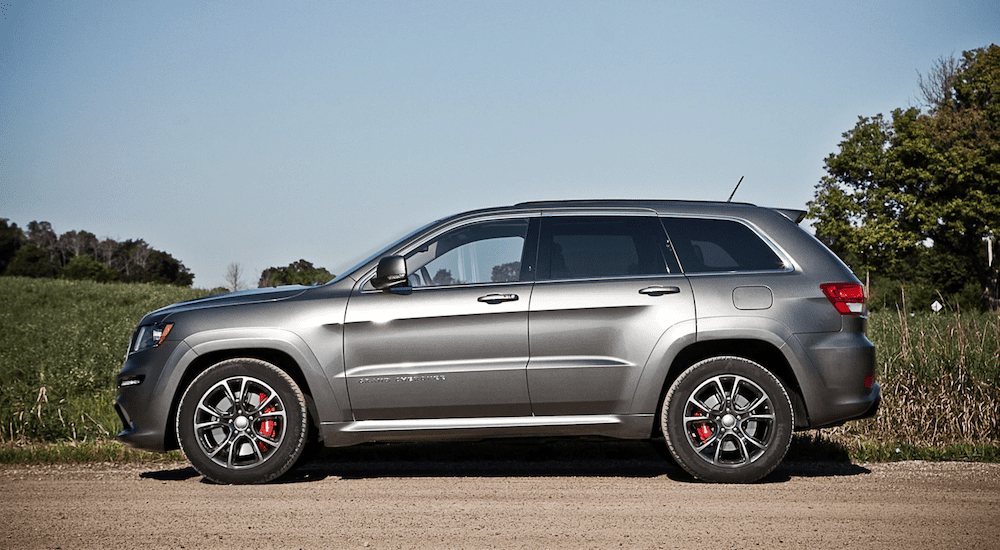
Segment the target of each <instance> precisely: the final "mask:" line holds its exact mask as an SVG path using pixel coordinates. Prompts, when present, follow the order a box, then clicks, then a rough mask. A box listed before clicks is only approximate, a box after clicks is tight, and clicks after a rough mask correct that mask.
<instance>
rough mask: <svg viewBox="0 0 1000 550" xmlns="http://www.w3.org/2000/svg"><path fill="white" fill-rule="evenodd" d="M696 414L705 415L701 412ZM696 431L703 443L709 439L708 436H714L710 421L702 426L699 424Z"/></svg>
mask: <svg viewBox="0 0 1000 550" xmlns="http://www.w3.org/2000/svg"><path fill="white" fill-rule="evenodd" d="M694 415H695V416H704V415H702V414H701V413H697V412H696V413H694ZM695 432H696V433H697V434H698V439H700V440H701V441H702V443H704V442H705V441H708V438H710V437H712V428H709V427H708V423H705V424H702V425H701V426H698V429H697V430H695Z"/></svg>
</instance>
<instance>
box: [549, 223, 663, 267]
mask: <svg viewBox="0 0 1000 550" xmlns="http://www.w3.org/2000/svg"><path fill="white" fill-rule="evenodd" d="M665 248H666V236H665V235H664V233H663V228H662V227H660V225H659V224H657V223H656V218H653V217H637V216H579V217H577V216H568V217H552V218H543V220H542V242H541V249H540V260H539V269H540V272H539V275H540V278H542V279H582V278H595V277H625V276H634V275H663V274H666V273H669V270H668V269H667V264H666V263H665V261H664V250H665Z"/></svg>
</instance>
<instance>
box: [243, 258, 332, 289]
mask: <svg viewBox="0 0 1000 550" xmlns="http://www.w3.org/2000/svg"><path fill="white" fill-rule="evenodd" d="M333 278H334V275H333V274H332V273H330V272H329V271H327V270H326V269H325V268H322V267H314V266H313V264H312V263H311V262H307V261H306V260H299V261H297V262H293V263H291V264H289V265H287V266H285V267H269V268H267V269H265V270H264V271H263V272H261V274H260V281H258V283H257V288H264V287H269V286H282V285H306V286H309V285H314V284H322V283H325V282H327V281H330V280H331V279H333Z"/></svg>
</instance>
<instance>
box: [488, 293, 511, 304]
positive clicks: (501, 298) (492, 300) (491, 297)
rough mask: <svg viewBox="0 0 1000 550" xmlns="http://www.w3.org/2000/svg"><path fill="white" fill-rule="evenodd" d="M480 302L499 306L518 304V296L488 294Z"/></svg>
mask: <svg viewBox="0 0 1000 550" xmlns="http://www.w3.org/2000/svg"><path fill="white" fill-rule="evenodd" d="M479 301H480V302H485V303H487V304H499V303H500V302H516V301H517V294H487V295H486V296H480V297H479Z"/></svg>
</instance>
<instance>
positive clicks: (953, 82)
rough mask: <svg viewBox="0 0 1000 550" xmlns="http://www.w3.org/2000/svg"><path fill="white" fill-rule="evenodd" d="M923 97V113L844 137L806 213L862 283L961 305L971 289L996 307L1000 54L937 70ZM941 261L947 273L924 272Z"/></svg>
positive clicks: (992, 51) (862, 122) (861, 125)
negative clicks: (993, 260) (936, 295)
mask: <svg viewBox="0 0 1000 550" xmlns="http://www.w3.org/2000/svg"><path fill="white" fill-rule="evenodd" d="M956 67H957V69H956ZM953 71H954V73H952V72H953ZM921 89H922V90H923V92H924V95H925V100H926V101H927V103H928V111H927V112H922V111H920V110H919V109H916V108H910V109H906V110H903V109H896V110H894V111H893V112H892V117H891V119H889V120H886V119H885V118H883V117H882V115H877V116H875V117H871V118H868V117H859V120H858V123H857V124H856V125H855V127H854V128H853V129H852V130H850V131H848V132H845V133H844V134H843V137H844V140H843V141H842V142H841V143H840V151H839V152H838V153H834V154H831V155H830V156H829V157H827V159H826V171H827V174H828V175H827V176H825V177H824V178H823V179H822V180H821V182H820V184H819V185H817V190H816V196H815V198H814V199H813V201H811V202H810V203H809V206H810V214H811V216H812V217H813V218H815V219H816V220H817V222H816V224H815V228H816V235H817V237H819V238H820V239H821V240H823V241H824V242H825V243H827V244H828V245H829V246H830V248H831V249H832V250H833V251H834V252H836V253H837V254H839V255H840V256H841V257H842V258H844V259H845V260H846V261H848V262H849V263H851V264H852V265H853V267H854V268H855V269H856V270H857V271H858V272H859V273H864V272H866V271H867V272H870V273H874V274H875V275H876V276H880V277H883V278H891V279H896V280H900V281H914V280H920V281H921V282H923V283H924V284H930V285H933V286H934V287H935V290H936V291H937V292H942V294H951V295H963V296H968V295H969V293H968V291H967V289H966V288H965V287H966V286H967V282H968V281H970V280H971V281H975V282H977V283H978V285H979V289H980V296H981V297H982V298H985V299H986V300H987V301H989V300H993V301H994V307H995V298H996V297H995V296H993V295H992V293H991V291H990V286H991V285H990V281H991V279H992V278H993V277H994V276H995V275H994V274H993V273H991V269H990V267H989V266H988V264H987V259H986V254H985V252H986V245H985V239H986V238H987V237H988V236H990V235H991V234H992V233H993V231H994V230H996V228H997V227H1000V47H998V46H996V45H991V46H989V47H988V48H982V49H978V50H973V51H969V52H965V53H964V54H963V59H962V60H961V62H957V61H956V62H951V61H947V60H940V61H938V63H937V65H936V66H935V69H934V70H933V71H932V73H931V76H930V77H928V79H926V80H924V79H923V77H921ZM945 258H950V263H949V264H948V265H949V266H950V269H948V270H946V271H947V273H941V272H940V271H937V270H934V269H929V268H928V267H927V265H933V264H935V263H936V265H939V266H940V265H944V264H942V263H941V262H943V261H944V260H943V259H945ZM921 264H927V265H923V266H922V265H921ZM956 270H959V272H958V273H956ZM994 292H995V291H994ZM983 305H985V302H984V304H983Z"/></svg>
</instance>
